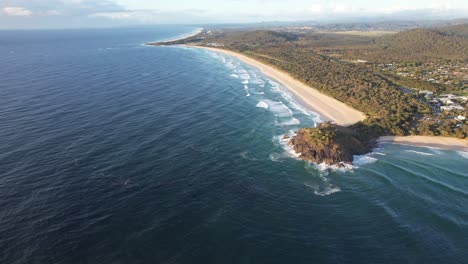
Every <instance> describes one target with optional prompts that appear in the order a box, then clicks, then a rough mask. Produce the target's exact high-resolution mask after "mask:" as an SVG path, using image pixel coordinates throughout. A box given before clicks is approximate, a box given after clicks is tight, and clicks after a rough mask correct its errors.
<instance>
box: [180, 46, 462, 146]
mask: <svg viewBox="0 0 468 264" xmlns="http://www.w3.org/2000/svg"><path fill="white" fill-rule="evenodd" d="M189 47H192V48H201V49H207V50H211V51H215V52H219V53H223V54H226V55H229V56H232V57H235V58H237V59H239V60H240V61H242V62H244V63H246V64H248V65H251V66H253V67H255V68H258V69H259V70H260V71H261V72H262V73H263V74H265V75H266V76H268V77H269V78H272V79H273V80H276V81H278V82H279V83H281V84H283V85H284V86H285V87H286V88H287V89H288V90H289V91H290V92H291V93H292V94H294V96H296V98H297V99H298V100H299V101H300V102H301V103H302V104H303V105H304V106H306V107H307V108H309V109H310V110H312V111H314V112H316V113H318V114H319V115H320V116H321V117H322V118H324V119H326V120H329V121H333V122H335V123H336V124H338V125H342V126H349V125H352V124H355V123H357V122H359V121H362V120H364V119H365V118H366V116H365V115H364V113H362V112H360V111H358V110H356V109H354V108H352V107H350V106H348V105H346V104H344V103H342V102H340V101H338V100H336V99H334V98H332V97H330V96H327V95H325V94H323V93H321V92H320V91H318V90H317V89H314V88H312V87H310V86H308V85H306V84H304V83H302V82H300V81H298V80H296V79H294V78H293V77H291V76H290V75H289V74H287V73H285V72H283V71H281V70H278V69H276V68H274V67H272V66H269V65H266V64H264V63H262V62H259V61H257V60H254V59H252V58H249V57H247V56H245V55H243V54H239V53H237V52H233V51H229V50H224V49H219V48H211V47H200V46H189ZM378 142H379V143H391V144H400V145H411V146H421V147H436V148H442V149H453V150H459V151H468V140H466V139H457V138H450V137H430V136H407V137H395V136H384V137H380V138H379V140H378Z"/></svg>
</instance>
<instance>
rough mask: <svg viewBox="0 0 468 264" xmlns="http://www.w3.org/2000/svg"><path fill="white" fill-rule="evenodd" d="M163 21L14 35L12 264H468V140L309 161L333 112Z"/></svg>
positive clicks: (1, 160)
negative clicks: (456, 147)
mask: <svg viewBox="0 0 468 264" xmlns="http://www.w3.org/2000/svg"><path fill="white" fill-rule="evenodd" d="M193 30H195V29H194V28H192V27H183V26H160V27H139V28H120V29H93V30H67V31H65V30H62V31H60V30H57V31H46V30H44V31H1V32H0V58H1V62H0V64H1V67H0V77H1V82H0V263H9V264H19V263H67V264H70V263H466V261H467V259H468V153H467V152H457V151H449V150H442V149H435V148H421V147H410V146H397V145H391V144H386V145H382V146H380V147H379V148H378V149H376V150H375V151H374V152H373V153H371V154H368V155H364V156H360V157H356V164H355V166H354V167H352V168H347V169H337V168H327V167H326V166H321V165H319V166H316V165H313V164H310V163H308V162H305V161H301V160H298V159H297V158H296V156H295V154H294V153H293V152H292V151H291V149H290V148H289V147H288V146H287V139H285V135H286V136H287V135H292V134H293V133H294V131H296V130H297V129H299V128H300V127H304V126H314V125H316V124H317V123H319V122H321V120H320V117H319V116H318V115H317V114H315V113H313V112H311V111H309V110H307V109H305V108H304V107H302V106H301V105H300V104H299V103H298V102H296V101H295V99H294V98H293V97H292V96H291V94H290V93H288V92H287V90H286V89H285V88H284V87H282V86H281V85H280V84H278V83H276V82H275V81H274V80H271V79H269V78H266V77H265V76H263V75H262V74H261V73H260V72H259V71H258V70H256V69H254V68H252V67H249V66H247V65H245V64H243V63H241V62H239V61H237V60H236V59H233V58H230V57H227V56H225V55H220V54H217V53H214V52H211V51H205V50H199V49H190V48H182V47H148V46H144V45H142V44H143V43H145V42H149V41H156V40H164V39H172V38H176V37H178V36H182V35H186V34H188V33H190V32H192V31H193Z"/></svg>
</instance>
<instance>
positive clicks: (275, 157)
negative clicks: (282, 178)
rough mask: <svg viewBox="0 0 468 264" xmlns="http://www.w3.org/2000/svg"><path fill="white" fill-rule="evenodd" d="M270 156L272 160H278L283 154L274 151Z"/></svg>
mask: <svg viewBox="0 0 468 264" xmlns="http://www.w3.org/2000/svg"><path fill="white" fill-rule="evenodd" d="M269 158H270V160H271V161H274V162H277V161H279V160H280V159H281V154H279V153H276V152H273V153H271V154H270V157H269Z"/></svg>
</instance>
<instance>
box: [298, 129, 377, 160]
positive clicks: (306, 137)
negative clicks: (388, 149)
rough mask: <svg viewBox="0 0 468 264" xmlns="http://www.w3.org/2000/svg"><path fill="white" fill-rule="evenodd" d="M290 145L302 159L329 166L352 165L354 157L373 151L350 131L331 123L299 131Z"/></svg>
mask: <svg viewBox="0 0 468 264" xmlns="http://www.w3.org/2000/svg"><path fill="white" fill-rule="evenodd" d="M290 144H291V145H292V146H293V147H294V150H295V151H296V152H297V153H300V154H301V155H300V158H301V159H304V160H309V161H312V162H314V163H317V164H320V163H326V164H328V165H338V164H340V163H342V162H344V163H349V164H351V163H352V162H353V155H362V154H365V153H368V152H370V151H371V148H370V147H369V144H367V142H361V141H360V140H359V139H357V138H356V137H355V136H354V135H353V133H352V132H351V131H350V130H347V129H346V128H342V127H338V126H336V125H332V124H329V123H323V124H321V125H320V126H318V127H317V128H303V129H301V130H299V132H298V133H297V135H296V136H295V137H293V138H292V139H291V141H290Z"/></svg>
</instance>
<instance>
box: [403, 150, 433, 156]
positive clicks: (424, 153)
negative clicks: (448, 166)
mask: <svg viewBox="0 0 468 264" xmlns="http://www.w3.org/2000/svg"><path fill="white" fill-rule="evenodd" d="M405 151H406V152H411V153H415V154H418V155H424V156H434V154H432V153H427V152H421V151H416V150H405Z"/></svg>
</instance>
